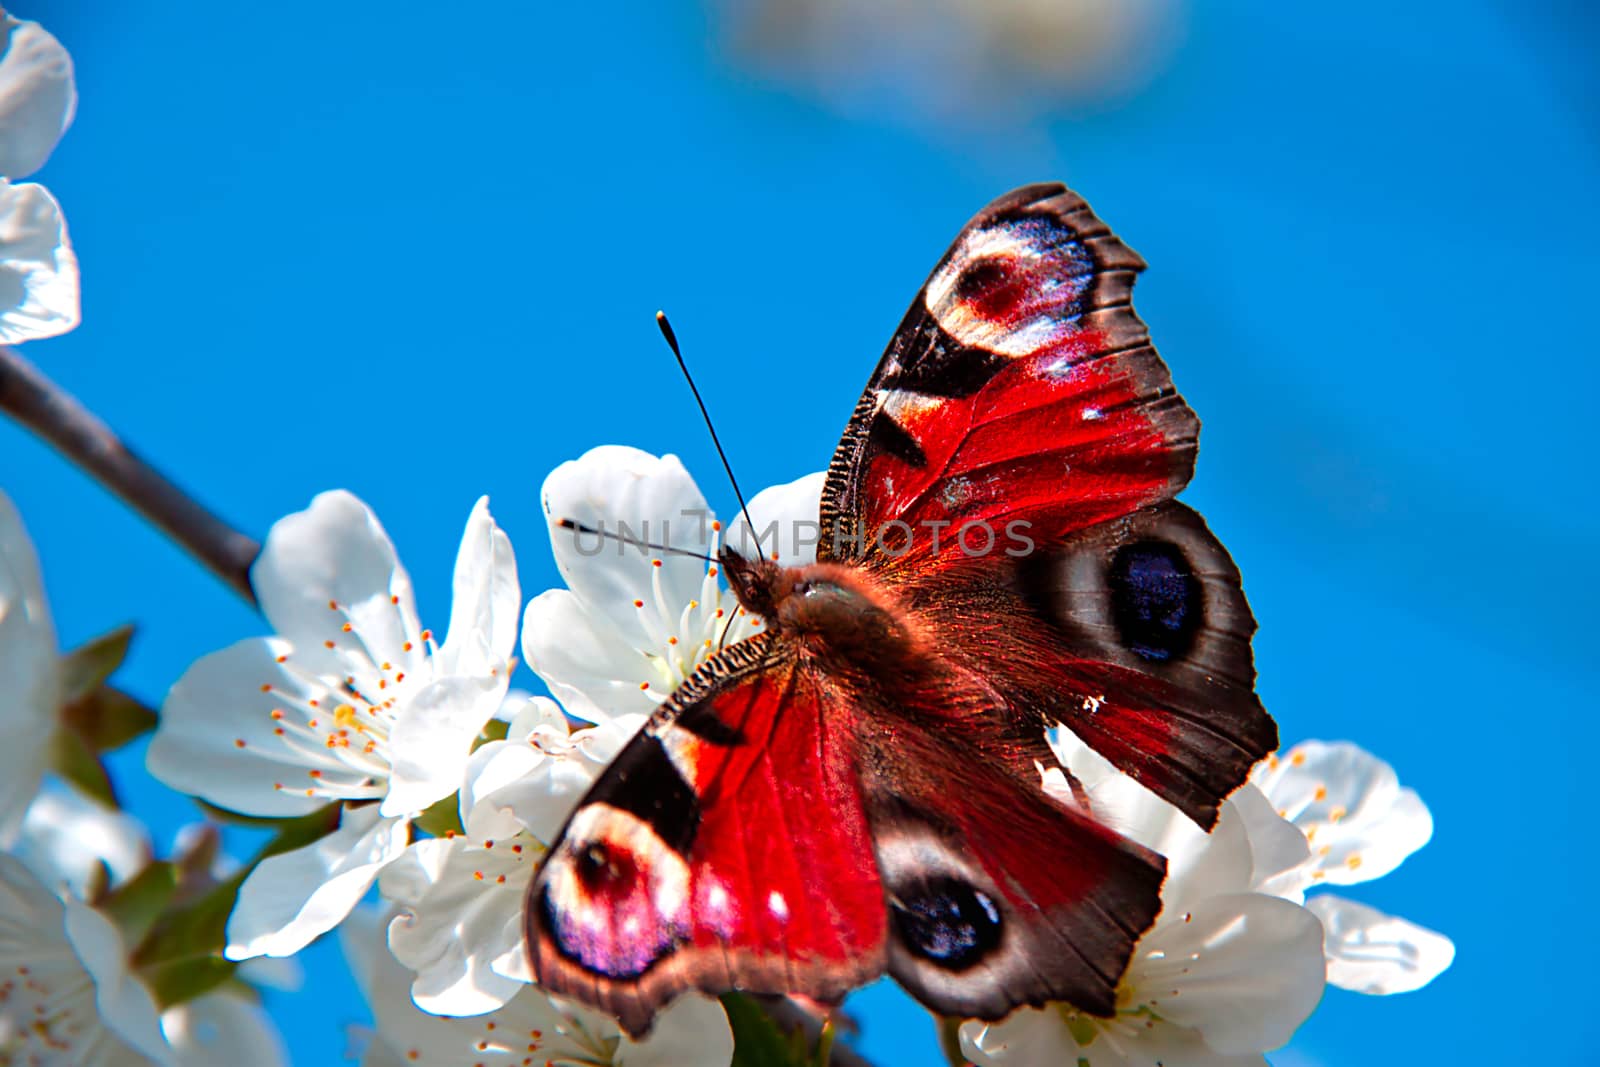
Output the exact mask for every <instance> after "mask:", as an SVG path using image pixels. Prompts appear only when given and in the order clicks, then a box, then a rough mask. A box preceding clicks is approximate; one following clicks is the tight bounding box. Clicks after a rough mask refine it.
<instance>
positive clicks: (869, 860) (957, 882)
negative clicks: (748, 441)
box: [526, 635, 1165, 1034]
mask: <svg viewBox="0 0 1600 1067" xmlns="http://www.w3.org/2000/svg"><path fill="white" fill-rule="evenodd" d="M933 669H934V671H935V672H940V671H944V670H945V668H944V667H943V666H941V665H936V666H935V667H934V668H933ZM951 680H952V683H953V684H952V686H951V687H950V688H948V689H946V688H944V687H942V686H940V687H938V689H939V691H940V692H942V693H944V695H945V697H946V699H944V700H941V701H939V702H938V703H937V704H936V705H935V706H928V707H919V706H917V704H918V701H919V700H921V699H922V698H923V697H924V696H926V695H927V692H926V691H924V690H922V689H918V688H915V687H912V688H907V687H904V686H901V685H898V684H896V683H895V682H894V681H893V680H888V681H882V682H876V681H865V680H864V681H863V683H862V684H859V685H857V684H853V683H841V682H840V681H839V680H838V679H836V678H833V677H830V676H829V675H828V674H826V673H824V672H823V671H820V670H818V669H817V668H816V667H815V666H814V665H812V664H809V663H806V662H804V661H802V660H801V659H800V658H799V657H798V656H797V655H796V650H795V648H794V646H792V645H790V644H788V643H787V641H786V639H784V638H781V637H775V636H772V635H762V636H759V637H755V638H752V639H750V640H749V641H745V642H743V643H741V644H739V645H736V646H733V647H732V648H730V649H728V650H726V651H725V652H723V653H722V654H720V655H719V656H718V657H716V659H714V660H712V661H711V662H710V663H709V664H707V665H706V666H704V667H702V668H701V670H700V671H699V672H698V673H697V674H696V675H695V676H694V677H693V678H691V679H690V680H689V681H688V682H687V683H685V684H684V685H683V686H682V687H680V689H679V690H678V691H677V693H675V694H674V695H673V698H672V700H670V701H669V702H668V704H666V705H664V706H663V708H662V711H661V712H659V713H658V714H657V716H656V717H655V718H654V719H653V720H652V722H651V723H650V725H648V726H647V727H646V728H645V731H644V732H642V733H641V734H640V735H639V736H638V737H636V738H635V739H634V740H633V741H632V742H630V743H629V745H628V746H627V747H626V748H625V749H624V750H623V752H622V754H621V755H620V756H619V757H618V758H617V760H616V761H615V762H614V763H613V764H612V766H611V767H609V768H608V769H607V770H606V772H605V774H604V775H603V776H602V777H601V778H600V780H599V781H598V782H597V783H596V784H595V786H594V788H593V789H592V790H591V791H590V793H589V794H588V796H586V797H585V798H584V801H583V803H582V804H580V805H579V807H578V808H577V810H576V811H575V812H574V813H573V815H572V818H571V819H570V820H569V821H568V824H567V826H566V827H565V828H564V830H563V831H562V835H561V839H560V841H559V843H558V844H557V845H556V846H555V848H554V849H552V851H551V852H550V853H549V854H548V855H547V856H546V857H545V859H544V861H543V863H542V864H541V866H540V869H539V871H538V872H537V873H536V875H535V877H534V881H533V884H532V885H531V887H530V889H529V897H528V907H527V912H526V914H527V923H528V943H529V949H530V957H531V960H532V963H533V969H534V974H535V977H536V979H537V981H538V982H539V984H540V985H542V986H543V987H544V988H546V989H547V990H549V991H550V992H552V993H560V994H566V995H570V996H575V997H578V998H579V999H581V1000H584V1001H586V1002H588V1003H590V1004H593V1005H595V1006H597V1007H599V1008H601V1009H602V1010H605V1011H607V1012H610V1013H612V1014H614V1015H616V1016H617V1017H618V1019H619V1020H620V1021H621V1023H622V1025H623V1026H624V1027H625V1028H626V1029H628V1030H629V1031H630V1032H632V1033H635V1034H637V1033H641V1032H643V1031H645V1030H647V1029H648V1028H649V1026H650V1023H651V1019H652V1017H653V1016H654V1014H655V1012H656V1011H658V1010H659V1009H660V1007H661V1006H662V1005H664V1004H665V1003H666V1002H667V1001H669V1000H671V999H672V998H673V997H674V996H676V995H677V994H679V993H681V992H683V991H685V990H688V989H700V990H704V991H706V992H711V993H716V992H722V991H725V990H729V989H742V990H747V991H750V992H756V993H800V994H804V995H806V996H810V997H812V998H814V999H817V1000H820V1001H824V1002H828V1001H834V1000H837V999H839V998H842V997H843V996H844V994H845V993H846V992H848V991H849V990H850V989H852V988H854V987H855V986H858V985H860V984H862V983H863V982H866V981H868V980H870V979H872V978H874V977H876V976H878V975H879V974H882V973H883V971H884V970H885V968H886V967H887V969H889V970H890V971H891V972H892V973H893V974H894V975H895V977H896V978H898V979H899V980H900V981H901V982H903V983H904V984H905V985H906V986H907V987H908V988H910V989H911V990H912V991H913V992H914V993H916V995H917V996H918V997H920V998H921V999H922V1000H923V1001H924V1002H925V1003H927V1004H929V1005H930V1006H931V1007H933V1008H935V1009H936V1010H939V1011H944V1012H948V1013H951V1014H956V1015H962V1016H978V1017H983V1018H990V1019H995V1018H1000V1017H1001V1016H1003V1015H1005V1014H1006V1013H1008V1012H1009V1011H1011V1010H1012V1009H1014V1008H1015V1007H1016V1006H1018V1005H1019V1004H1043V1003H1046V1002H1047V1001H1051V1000H1069V1001H1071V1002H1073V1003H1075V1004H1077V1005H1079V1006H1080V1007H1082V1008H1083V1009H1084V1010H1088V1011H1095V1012H1099V1013H1102V1014H1110V1013H1111V1012H1112V1010H1113V1009H1114V1006H1115V991H1116V985H1117V982H1118V980H1119V979H1120V977H1121V975H1122V972H1123V970H1124V968H1125V967H1126V965H1127V961H1128V958H1129V956H1130V954H1131V953H1132V951H1133V947H1134V944H1135V942H1136V941H1137V939H1138V937H1139V935H1140V934H1141V933H1142V932H1143V931H1144V930H1145V929H1146V928H1148V926H1149V925H1150V923H1151V922H1153V921H1154V919H1155V915H1156V913H1157V911H1158V910H1159V908H1160V886H1161V881H1162V878H1163V875H1164V870H1165V868H1164V864H1163V862H1162V861H1161V859H1160V857H1159V856H1156V855H1154V854H1152V853H1150V852H1148V851H1147V850H1145V849H1143V848H1140V847H1139V846H1137V845H1135V844H1133V843H1132V842H1129V841H1127V840H1125V839H1123V838H1121V837H1119V836H1118V835H1117V834H1116V833H1115V832H1114V831H1112V830H1110V829H1108V828H1106V827H1105V826H1104V825H1102V824H1101V823H1099V822H1098V821H1096V820H1095V819H1094V818H1093V817H1092V816H1091V815H1089V814H1087V813H1085V812H1083V811H1081V810H1078V809H1075V808H1071V807H1065V806H1061V805H1058V804H1057V803H1056V802H1054V801H1052V800H1051V799H1049V798H1048V797H1047V795H1046V794H1045V793H1044V792H1043V790H1042V789H1041V788H1040V786H1039V784H1038V780H1037V775H1036V772H1032V768H1031V767H1029V768H1028V773H1025V774H1018V773H1016V768H1015V766H1014V765H1013V764H1014V763H1015V761H1009V760H1006V759H991V758H989V756H990V754H991V752H992V750H995V749H997V748H1004V746H1005V744H1006V741H1005V739H1004V737H1003V735H1004V734H1005V729H1004V720H1003V719H1002V718H1001V717H1000V716H997V715H994V714H985V713H979V712H977V711H976V705H974V704H972V702H971V699H969V698H972V697H973V694H974V693H976V694H978V696H977V697H976V698H975V699H976V700H978V701H980V702H981V700H982V699H984V696H985V695H986V694H988V693H989V690H988V688H987V687H986V686H982V685H981V684H979V685H973V684H964V683H962V682H961V680H959V679H957V678H954V677H952V679H951ZM963 694H965V696H963ZM962 707H966V708H967V710H966V711H965V712H960V711H959V709H960V708H962ZM952 708H954V709H957V712H959V713H953V712H952ZM941 719H943V720H945V721H941ZM963 725H964V726H965V727H966V729H965V730H963V728H962V727H963ZM941 727H942V728H941Z"/></svg>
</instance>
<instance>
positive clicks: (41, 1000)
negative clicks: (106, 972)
mask: <svg viewBox="0 0 1600 1067" xmlns="http://www.w3.org/2000/svg"><path fill="white" fill-rule="evenodd" d="M99 1029H100V1027H99V1023H98V1019H97V1016H96V1015H95V1010H94V985H93V983H92V982H91V981H90V979H89V976H88V975H87V974H86V973H84V972H83V971H82V970H81V969H76V968H72V967H68V966H61V967H47V966H31V967H30V966H28V965H18V966H15V967H12V968H10V971H9V973H7V974H5V977H4V978H0V1064H7V1065H9V1064H13V1063H15V1064H18V1065H22V1064H33V1063H55V1062H59V1061H60V1060H61V1056H62V1054H63V1053H70V1052H73V1051H77V1050H83V1049H86V1048H88V1047H89V1046H90V1045H92V1044H94V1041H95V1034H96V1032H97V1031H98V1030H99ZM72 1061H73V1062H77V1057H75V1056H74V1057H73V1058H72Z"/></svg>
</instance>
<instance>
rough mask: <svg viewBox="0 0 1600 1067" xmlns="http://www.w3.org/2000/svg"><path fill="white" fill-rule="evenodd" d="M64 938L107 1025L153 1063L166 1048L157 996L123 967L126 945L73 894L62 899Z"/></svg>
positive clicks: (165, 1059) (163, 1055) (161, 1060)
mask: <svg viewBox="0 0 1600 1067" xmlns="http://www.w3.org/2000/svg"><path fill="white" fill-rule="evenodd" d="M61 906H62V914H63V923H62V929H63V930H64V931H65V933H66V936H67V941H68V942H69V943H70V944H71V945H72V951H73V952H75V953H76V954H77V956H78V959H79V960H80V961H81V962H82V963H83V968H84V970H86V971H87V972H89V977H90V978H91V979H93V980H94V999H95V1008H96V1009H97V1010H98V1011H99V1013H100V1018H101V1019H102V1020H103V1021H104V1023H105V1025H106V1028H107V1029H109V1030H110V1031H112V1032H113V1033H114V1034H116V1035H117V1037H118V1038H120V1039H121V1040H122V1041H123V1042H125V1043H126V1044H127V1045H128V1046H129V1047H130V1048H134V1049H137V1050H138V1051H139V1052H141V1053H143V1054H144V1055H145V1056H147V1057H149V1058H150V1059H152V1060H155V1061H156V1062H158V1063H166V1062H169V1058H170V1056H171V1051H170V1049H168V1047H167V1042H166V1039H165V1038H163V1037H162V1036H161V1024H160V1021H159V1018H158V1016H157V1014H156V1002H155V1000H154V999H153V998H152V997H151V996H150V991H149V990H148V989H146V988H145V987H144V986H143V985H142V984H141V983H140V982H139V980H138V979H137V978H135V977H134V976H133V975H132V974H131V973H129V971H128V950H127V946H125V945H124V944H123V943H122V937H121V935H120V934H118V933H117V928H116V927H115V926H112V925H111V921H110V920H109V919H107V918H106V917H105V916H104V915H101V914H100V913H99V912H97V911H95V910H94V909H93V908H91V907H89V905H87V904H85V903H83V902H82V901H80V900H78V899H77V898H75V897H67V898H66V899H65V900H63V901H62V902H61Z"/></svg>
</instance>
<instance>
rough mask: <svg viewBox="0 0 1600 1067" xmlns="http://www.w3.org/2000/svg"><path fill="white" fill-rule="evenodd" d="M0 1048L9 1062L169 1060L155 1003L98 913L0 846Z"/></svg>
mask: <svg viewBox="0 0 1600 1067" xmlns="http://www.w3.org/2000/svg"><path fill="white" fill-rule="evenodd" d="M0 1054H3V1055H4V1056H5V1057H6V1059H5V1060H4V1062H6V1063H11V1062H17V1063H41V1064H52V1065H58V1067H67V1065H69V1064H70V1065H72V1067H131V1065H136V1064H149V1063H157V1064H167V1063H172V1062H173V1060H172V1057H171V1050H170V1049H169V1048H168V1046H167V1042H166V1040H165V1039H164V1038H163V1036H162V1034H161V1028H160V1024H159V1022H158V1020H157V1016H156V1006H155V1001H154V1000H152V999H151V997H150V993H149V991H148V990H147V989H145V987H144V986H143V985H142V984H141V983H140V982H139V981H138V979H136V978H135V977H134V976H133V975H132V974H130V973H129V971H128V960H127V947H126V946H125V945H124V944H123V943H122V937H121V935H120V934H118V932H117V929H116V927H115V926H113V925H112V924H111V923H110V921H108V920H107V919H106V917H105V916H103V915H101V914H100V913H99V912H97V911H95V910H94V909H93V908H91V907H89V906H88V905H87V904H85V903H83V902H82V901H80V900H78V899H77V898H76V897H73V896H70V895H69V896H67V897H66V898H65V899H61V898H58V897H57V896H56V895H55V894H53V893H51V892H50V890H49V889H48V888H46V887H45V884H44V883H43V882H42V881H41V880H40V879H39V878H38V877H37V876H36V875H35V874H34V873H33V872H32V871H31V870H29V869H28V867H27V865H26V864H24V863H23V862H22V861H21V860H19V859H17V858H16V857H14V856H9V855H5V854H0Z"/></svg>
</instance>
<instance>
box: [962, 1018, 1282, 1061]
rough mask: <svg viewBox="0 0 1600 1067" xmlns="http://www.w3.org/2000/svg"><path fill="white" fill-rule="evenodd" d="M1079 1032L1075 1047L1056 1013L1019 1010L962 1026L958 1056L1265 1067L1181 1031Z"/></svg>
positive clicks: (1195, 1032) (1258, 1058) (1177, 1028)
mask: <svg viewBox="0 0 1600 1067" xmlns="http://www.w3.org/2000/svg"><path fill="white" fill-rule="evenodd" d="M1069 1014H1070V1013H1069ZM1083 1032H1084V1034H1085V1036H1086V1037H1087V1036H1089V1035H1090V1034H1092V1035H1093V1036H1092V1038H1090V1040H1089V1041H1088V1043H1087V1044H1084V1045H1080V1044H1078V1043H1077V1042H1076V1041H1075V1040H1073V1037H1072V1032H1071V1029H1070V1028H1069V1027H1068V1025H1067V1024H1066V1022H1065V1019H1064V1017H1063V1014H1062V1012H1061V1010H1060V1009H1058V1008H1055V1007H1049V1008H1024V1009H1023V1010H1021V1011H1018V1012H1015V1013H1013V1014H1012V1015H1010V1016H1009V1017H1007V1018H1006V1019H1004V1020H1002V1021H1001V1022H998V1023H989V1024H984V1023H980V1022H971V1021H969V1022H966V1023H963V1024H962V1025H961V1051H962V1054H963V1055H965V1056H966V1057H967V1059H969V1060H971V1061H972V1062H973V1063H975V1064H978V1067H1056V1065H1058V1064H1059V1065H1060V1067H1072V1065H1077V1067H1084V1065H1088V1067H1269V1065H1268V1063H1267V1060H1266V1058H1265V1057H1264V1056H1262V1055H1261V1054H1260V1053H1250V1052H1245V1053H1224V1052H1217V1051H1216V1050H1215V1049H1213V1048H1211V1046H1209V1045H1207V1044H1206V1042H1205V1038H1204V1037H1203V1036H1201V1034H1200V1032H1199V1031H1198V1030H1192V1029H1189V1028H1187V1027H1181V1026H1171V1025H1161V1024H1157V1025H1154V1026H1149V1027H1146V1026H1133V1027H1130V1028H1129V1029H1128V1030H1127V1031H1119V1030H1115V1029H1113V1030H1098V1029H1096V1030H1084V1031H1083Z"/></svg>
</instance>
